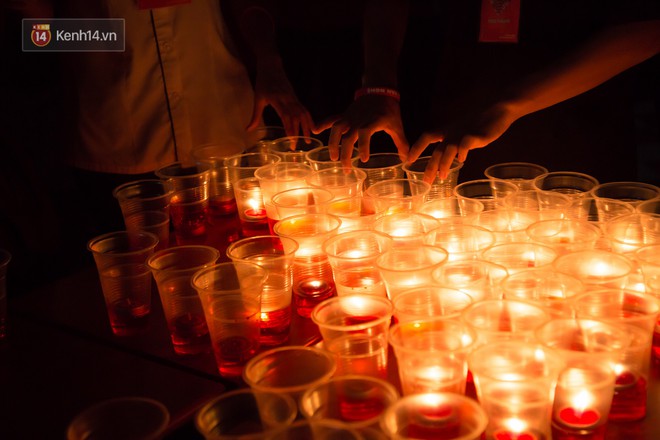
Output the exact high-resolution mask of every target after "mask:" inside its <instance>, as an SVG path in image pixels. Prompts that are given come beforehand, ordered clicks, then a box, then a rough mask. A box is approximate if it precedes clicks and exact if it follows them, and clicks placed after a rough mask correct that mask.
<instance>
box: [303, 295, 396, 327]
mask: <svg viewBox="0 0 660 440" xmlns="http://www.w3.org/2000/svg"><path fill="white" fill-rule="evenodd" d="M355 299H359V300H362V301H372V302H377V303H380V305H383V306H385V308H386V310H387V314H386V315H385V316H381V317H379V318H376V319H373V320H371V321H367V322H362V323H360V324H352V325H346V324H328V323H326V322H323V321H322V320H321V319H320V318H319V316H318V315H319V313H321V311H322V310H323V309H325V308H327V307H330V306H333V305H335V304H337V303H341V302H346V301H352V300H355ZM393 312H394V306H393V305H392V301H390V300H389V298H384V297H382V296H376V295H359V294H354V295H342V296H335V297H332V298H329V299H326V300H325V301H323V302H321V303H320V304H317V305H316V306H314V308H313V309H312V313H311V315H310V318H312V322H314V323H315V324H316V325H318V326H319V328H323V329H325V330H333V331H340V332H344V333H345V332H351V331H359V330H365V329H368V328H371V327H376V326H379V325H381V324H383V323H385V322H387V321H389V320H391V319H392V314H393Z"/></svg>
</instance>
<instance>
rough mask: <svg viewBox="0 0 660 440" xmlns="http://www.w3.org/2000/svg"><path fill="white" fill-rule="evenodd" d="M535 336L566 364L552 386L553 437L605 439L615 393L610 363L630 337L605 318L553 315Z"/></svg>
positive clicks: (611, 363) (620, 353) (619, 353)
mask: <svg viewBox="0 0 660 440" xmlns="http://www.w3.org/2000/svg"><path fill="white" fill-rule="evenodd" d="M536 337H537V339H538V340H539V342H541V343H542V344H543V345H545V346H546V347H549V348H552V349H554V350H556V351H557V352H558V353H559V354H560V355H561V356H562V357H563V359H564V362H565V364H566V368H565V369H564V370H562V372H561V373H560V374H559V379H558V382H557V388H556V389H555V400H554V405H553V411H552V427H553V438H555V439H565V440H569V439H573V438H576V437H579V438H604V434H605V424H606V423H607V420H608V416H609V412H610V407H611V405H612V396H613V395H614V381H615V374H614V368H613V367H614V365H615V364H616V362H617V361H618V359H619V358H620V357H621V355H622V354H623V352H624V350H626V348H627V347H628V345H629V344H630V339H631V338H630V335H628V334H627V332H626V330H625V329H624V328H623V327H620V326H617V325H613V324H609V323H606V322H604V321H599V320H593V319H582V318H581V319H572V318H557V319H553V320H552V321H549V322H547V323H545V324H544V325H542V326H541V327H539V328H538V329H537V330H536Z"/></svg>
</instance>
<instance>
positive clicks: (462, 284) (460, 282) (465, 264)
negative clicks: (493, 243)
mask: <svg viewBox="0 0 660 440" xmlns="http://www.w3.org/2000/svg"><path fill="white" fill-rule="evenodd" d="M508 275H509V272H508V271H507V270H506V268H505V267H504V266H501V265H499V264H495V263H491V262H489V261H485V260H479V259H476V260H457V261H449V262H447V263H445V264H443V265H441V266H440V267H438V268H437V269H434V270H433V272H432V273H431V277H432V278H433V281H434V282H435V284H437V285H439V286H442V287H449V288H453V289H458V290H461V291H463V292H465V293H467V294H468V295H470V297H471V298H472V300H473V301H474V302H477V301H481V300H483V299H496V298H501V297H502V288H501V286H500V283H501V281H502V280H503V279H504V278H506V277H507V276H508Z"/></svg>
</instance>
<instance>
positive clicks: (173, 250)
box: [146, 244, 220, 273]
mask: <svg viewBox="0 0 660 440" xmlns="http://www.w3.org/2000/svg"><path fill="white" fill-rule="evenodd" d="M191 250H194V251H200V252H206V253H207V254H208V255H209V256H213V255H215V258H214V259H213V262H211V263H203V264H196V265H194V266H192V265H191V266H185V267H177V268H176V269H173V268H169V267H168V268H160V267H156V266H155V265H154V263H155V262H156V260H158V259H160V258H162V257H163V256H166V255H172V254H177V253H182V252H187V251H191ZM218 258H220V251H219V250H217V249H216V248H214V247H212V246H207V245H201V244H199V245H198V244H189V245H180V246H170V247H168V248H165V249H161V250H159V251H156V252H154V253H153V254H152V255H150V256H149V258H147V263H146V264H147V267H149V269H151V270H152V271H155V272H163V271H168V272H170V273H182V272H190V271H191V270H193V269H201V268H204V267H206V266H208V265H209V264H214V263H215V262H216V261H217V260H218Z"/></svg>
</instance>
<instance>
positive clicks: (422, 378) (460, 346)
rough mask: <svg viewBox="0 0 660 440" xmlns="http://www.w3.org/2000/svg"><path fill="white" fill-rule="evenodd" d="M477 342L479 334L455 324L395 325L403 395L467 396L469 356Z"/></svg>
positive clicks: (420, 322) (438, 321) (429, 321)
mask: <svg viewBox="0 0 660 440" xmlns="http://www.w3.org/2000/svg"><path fill="white" fill-rule="evenodd" d="M399 298H400V297H399ZM476 342H477V334H476V332H475V331H474V330H473V329H471V328H470V327H469V326H467V325H466V324H464V323H462V322H459V321H455V320H449V319H441V318H440V319H432V318H427V319H422V320H415V321H406V322H399V323H397V324H394V325H393V326H392V328H391V329H390V332H389V343H390V345H391V346H392V348H393V349H394V354H395V356H396V360H397V365H398V369H399V378H400V380H401V389H402V392H403V395H406V396H407V395H410V394H418V393H429V392H450V393H457V394H465V385H466V380H467V373H468V370H467V356H468V354H469V353H470V351H472V349H474V347H475V345H476Z"/></svg>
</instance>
